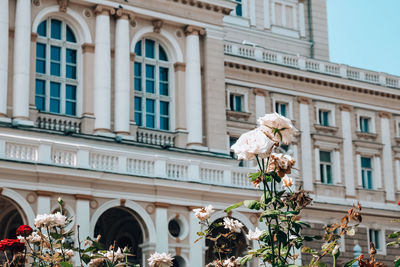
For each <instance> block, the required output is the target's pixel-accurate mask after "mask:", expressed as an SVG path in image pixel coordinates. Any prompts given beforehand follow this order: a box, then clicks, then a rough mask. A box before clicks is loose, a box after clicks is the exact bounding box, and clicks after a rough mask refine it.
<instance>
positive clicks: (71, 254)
mask: <svg viewBox="0 0 400 267" xmlns="http://www.w3.org/2000/svg"><path fill="white" fill-rule="evenodd" d="M64 254H65V256H67V257H68V258H72V257H73V256H74V255H75V252H74V251H73V250H72V249H66V250H64Z"/></svg>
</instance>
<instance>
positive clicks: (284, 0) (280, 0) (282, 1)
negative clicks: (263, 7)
mask: <svg viewBox="0 0 400 267" xmlns="http://www.w3.org/2000/svg"><path fill="white" fill-rule="evenodd" d="M276 4H279V5H281V21H282V25H278V22H277V17H278V16H277V15H278V14H277V13H276V8H275V7H276ZM270 5H271V6H270V8H271V9H270V10H271V30H272V32H275V33H277V34H281V35H286V36H290V37H294V38H300V25H299V24H300V21H299V20H300V15H301V14H299V10H300V8H299V3H298V1H296V0H272V1H271V4H270ZM286 6H290V7H291V8H292V23H293V27H292V28H291V27H288V26H287V25H286V24H287V18H286Z"/></svg>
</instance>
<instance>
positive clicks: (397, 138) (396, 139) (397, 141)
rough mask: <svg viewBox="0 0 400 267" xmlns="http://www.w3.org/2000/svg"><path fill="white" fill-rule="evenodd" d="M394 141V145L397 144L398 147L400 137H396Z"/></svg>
mask: <svg viewBox="0 0 400 267" xmlns="http://www.w3.org/2000/svg"><path fill="white" fill-rule="evenodd" d="M394 140H395V141H396V144H397V145H398V146H400V137H399V136H398V137H395V138H394Z"/></svg>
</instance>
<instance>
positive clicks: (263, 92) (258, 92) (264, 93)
mask: <svg viewBox="0 0 400 267" xmlns="http://www.w3.org/2000/svg"><path fill="white" fill-rule="evenodd" d="M253 94H255V95H258V96H267V94H268V92H267V91H266V90H264V89H260V88H254V89H253Z"/></svg>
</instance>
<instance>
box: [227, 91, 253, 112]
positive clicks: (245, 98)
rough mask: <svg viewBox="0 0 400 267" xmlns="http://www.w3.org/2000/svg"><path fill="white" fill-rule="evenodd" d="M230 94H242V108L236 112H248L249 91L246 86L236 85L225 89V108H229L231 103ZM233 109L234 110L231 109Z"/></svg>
mask: <svg viewBox="0 0 400 267" xmlns="http://www.w3.org/2000/svg"><path fill="white" fill-rule="evenodd" d="M231 94H235V95H242V96H243V110H242V111H236V112H249V104H248V103H249V92H248V89H247V88H238V87H228V89H227V107H226V108H227V109H228V110H231V105H230V103H229V101H230V96H231ZM232 111H234V110H232Z"/></svg>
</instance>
